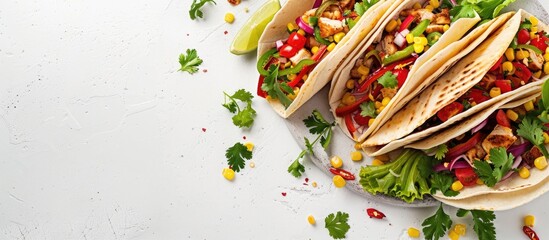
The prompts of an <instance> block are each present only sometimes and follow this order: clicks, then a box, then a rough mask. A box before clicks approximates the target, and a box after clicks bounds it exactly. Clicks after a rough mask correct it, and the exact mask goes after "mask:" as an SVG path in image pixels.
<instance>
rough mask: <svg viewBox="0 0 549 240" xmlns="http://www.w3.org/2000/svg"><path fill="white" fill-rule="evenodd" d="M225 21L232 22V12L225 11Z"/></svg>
mask: <svg viewBox="0 0 549 240" xmlns="http://www.w3.org/2000/svg"><path fill="white" fill-rule="evenodd" d="M225 22H227V23H233V22H234V14H232V13H226V14H225Z"/></svg>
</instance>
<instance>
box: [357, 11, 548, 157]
mask: <svg viewBox="0 0 549 240" xmlns="http://www.w3.org/2000/svg"><path fill="white" fill-rule="evenodd" d="M547 30H549V29H548V28H547V26H546V25H544V24H543V23H539V22H538V20H537V19H536V18H535V17H534V16H532V15H530V14H528V13H526V12H524V11H523V10H520V11H519V12H517V13H516V14H515V16H513V17H512V18H511V19H510V20H509V21H508V22H507V23H505V25H504V26H502V27H501V28H500V29H498V31H497V32H496V33H494V34H493V35H492V36H491V37H490V38H489V39H487V40H486V41H485V42H484V43H482V44H481V45H480V46H479V47H478V48H476V49H475V50H474V51H473V52H471V53H470V54H468V55H467V56H466V57H465V58H463V59H462V60H460V61H459V62H458V63H457V64H456V66H454V67H453V68H452V69H450V71H448V72H447V73H445V74H444V75H443V76H442V77H440V78H439V79H437V80H436V82H435V83H433V84H432V85H431V86H429V87H428V88H427V89H425V90H424V91H423V92H422V93H421V94H420V95H418V96H416V97H414V99H413V100H411V101H410V102H409V103H408V104H406V105H405V106H404V107H403V108H402V109H401V110H400V111H398V112H397V113H396V114H395V115H393V116H392V117H391V118H390V119H389V121H387V123H385V125H383V126H382V127H381V128H380V129H379V130H378V131H376V132H375V133H374V134H373V135H371V136H370V137H369V138H368V139H367V140H366V141H365V142H364V143H363V144H362V147H363V149H364V150H365V151H366V153H367V154H370V155H374V156H375V155H380V154H384V153H387V152H389V151H392V150H395V149H397V148H399V147H402V146H404V145H407V144H410V143H413V142H415V141H418V140H421V139H423V138H426V137H429V136H431V135H433V134H435V133H436V132H438V131H440V130H441V129H444V128H446V127H449V126H451V125H452V124H454V123H456V122H458V121H460V120H463V119H465V118H467V117H469V116H472V115H474V114H475V113H477V112H479V111H481V110H483V109H485V108H487V107H489V106H492V105H494V104H496V103H498V102H500V101H502V100H504V99H506V98H509V97H511V96H513V95H515V94H516V92H520V91H523V90H525V89H528V88H531V87H532V86H530V85H531V84H534V83H535V82H538V81H539V80H540V78H542V77H544V76H545V75H547V74H549V65H546V64H545V62H546V60H545V57H544V56H548V57H549V55H545V51H546V50H547V43H546V40H548V38H547V36H546V34H547ZM525 31H527V33H528V38H527V39H526V38H524V33H525ZM539 48H545V49H544V50H540V49H539ZM548 59H549V58H548ZM545 67H547V69H544V68H545ZM545 70H547V71H545Z"/></svg>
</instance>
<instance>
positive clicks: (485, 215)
mask: <svg viewBox="0 0 549 240" xmlns="http://www.w3.org/2000/svg"><path fill="white" fill-rule="evenodd" d="M469 212H471V215H472V216H473V223H474V224H475V225H474V226H473V230H475V232H476V233H477V236H478V239H479V240H491V239H496V228H495V226H494V220H495V219H496V215H495V214H494V212H492V211H483V210H465V209H458V211H457V214H456V215H457V216H458V217H464V216H465V215H467V213H469Z"/></svg>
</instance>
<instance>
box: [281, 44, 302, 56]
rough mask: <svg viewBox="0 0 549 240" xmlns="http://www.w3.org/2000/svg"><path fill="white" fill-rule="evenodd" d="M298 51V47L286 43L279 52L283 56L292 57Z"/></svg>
mask: <svg viewBox="0 0 549 240" xmlns="http://www.w3.org/2000/svg"><path fill="white" fill-rule="evenodd" d="M297 51H299V49H297V48H296V47H294V46H292V45H290V44H284V45H282V47H280V49H279V50H278V53H279V54H280V56H281V57H285V58H291V57H293V56H295V55H296V54H297Z"/></svg>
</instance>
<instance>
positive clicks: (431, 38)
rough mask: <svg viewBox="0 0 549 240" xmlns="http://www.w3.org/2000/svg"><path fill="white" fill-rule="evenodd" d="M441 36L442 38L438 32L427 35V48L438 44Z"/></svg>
mask: <svg viewBox="0 0 549 240" xmlns="http://www.w3.org/2000/svg"><path fill="white" fill-rule="evenodd" d="M441 36H442V33H439V32H432V33H429V35H427V42H428V44H429V46H433V45H435V43H437V42H438V40H439V39H440V37H441Z"/></svg>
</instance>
